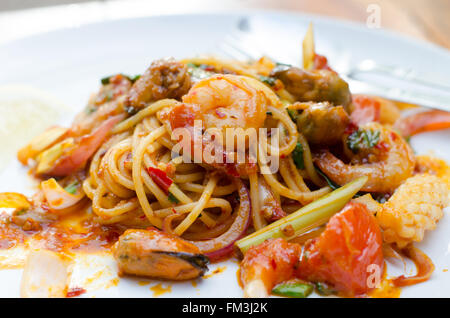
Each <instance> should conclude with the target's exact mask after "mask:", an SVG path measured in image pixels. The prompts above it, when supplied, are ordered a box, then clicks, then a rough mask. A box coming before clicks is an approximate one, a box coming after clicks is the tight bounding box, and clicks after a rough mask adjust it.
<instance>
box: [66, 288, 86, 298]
mask: <svg viewBox="0 0 450 318" xmlns="http://www.w3.org/2000/svg"><path fill="white" fill-rule="evenodd" d="M85 292H86V289H84V288H82V287H73V288H70V289H69V290H68V291H67V293H66V297H77V296H80V295H82V294H84V293H85Z"/></svg>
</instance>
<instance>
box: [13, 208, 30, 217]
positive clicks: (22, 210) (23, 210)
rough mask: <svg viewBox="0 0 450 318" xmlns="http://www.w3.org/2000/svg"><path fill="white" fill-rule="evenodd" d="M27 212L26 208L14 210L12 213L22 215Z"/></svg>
mask: <svg viewBox="0 0 450 318" xmlns="http://www.w3.org/2000/svg"><path fill="white" fill-rule="evenodd" d="M26 212H27V209H20V210H19V211H16V212H14V215H16V216H19V215H23V214H25V213H26Z"/></svg>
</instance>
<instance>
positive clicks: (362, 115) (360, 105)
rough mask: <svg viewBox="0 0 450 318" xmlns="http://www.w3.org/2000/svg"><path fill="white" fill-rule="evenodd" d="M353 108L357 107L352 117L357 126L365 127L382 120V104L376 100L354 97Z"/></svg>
mask: <svg viewBox="0 0 450 318" xmlns="http://www.w3.org/2000/svg"><path fill="white" fill-rule="evenodd" d="M352 103H353V106H354V107H355V108H354V110H353V112H352V113H351V115H350V119H351V121H352V122H353V123H355V124H357V125H363V124H366V123H369V122H373V121H379V120H380V109H381V104H380V102H379V101H377V100H376V99H374V98H372V97H369V96H365V95H357V96H353V100H352Z"/></svg>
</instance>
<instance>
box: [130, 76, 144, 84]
mask: <svg viewBox="0 0 450 318" xmlns="http://www.w3.org/2000/svg"><path fill="white" fill-rule="evenodd" d="M127 77H128V78H129V79H130V81H131V82H133V83H134V82H136V81H137V80H138V79H139V78H141V75H134V76H131V77H129V76H127Z"/></svg>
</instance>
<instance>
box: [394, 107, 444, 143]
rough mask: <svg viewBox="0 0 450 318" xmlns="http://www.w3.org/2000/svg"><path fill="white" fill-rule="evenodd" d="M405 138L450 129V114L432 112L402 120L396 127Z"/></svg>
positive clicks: (437, 111) (438, 111)
mask: <svg viewBox="0 0 450 318" xmlns="http://www.w3.org/2000/svg"><path fill="white" fill-rule="evenodd" d="M394 128H396V129H398V130H399V131H400V133H401V134H402V136H403V137H409V136H412V135H415V134H418V133H421V132H426V131H432V130H440V129H446V128H450V113H448V112H444V111H441V110H430V111H426V112H421V113H418V114H414V115H410V116H407V117H404V118H400V119H399V120H397V122H396V123H395V125H394Z"/></svg>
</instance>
